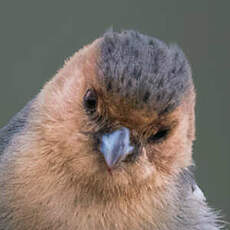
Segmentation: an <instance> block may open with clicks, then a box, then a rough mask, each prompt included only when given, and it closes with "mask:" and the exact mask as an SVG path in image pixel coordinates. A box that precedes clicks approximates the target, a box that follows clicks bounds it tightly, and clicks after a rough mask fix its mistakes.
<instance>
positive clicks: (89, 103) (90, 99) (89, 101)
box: [83, 89, 97, 113]
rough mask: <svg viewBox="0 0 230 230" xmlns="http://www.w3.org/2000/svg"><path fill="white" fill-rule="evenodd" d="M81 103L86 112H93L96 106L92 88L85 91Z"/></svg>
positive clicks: (95, 97)
mask: <svg viewBox="0 0 230 230" xmlns="http://www.w3.org/2000/svg"><path fill="white" fill-rule="evenodd" d="M83 104H84V108H85V110H86V112H88V113H94V112H95V111H96V108H97V94H96V91H95V90H94V89H88V90H87V91H86V93H85V96H84V99H83Z"/></svg>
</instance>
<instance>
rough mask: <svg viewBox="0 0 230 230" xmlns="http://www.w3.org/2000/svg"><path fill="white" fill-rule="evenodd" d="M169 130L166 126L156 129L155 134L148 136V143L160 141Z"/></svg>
mask: <svg viewBox="0 0 230 230" xmlns="http://www.w3.org/2000/svg"><path fill="white" fill-rule="evenodd" d="M169 131H170V130H169V129H168V128H165V129H160V130H158V132H156V133H155V134H153V135H151V136H150V137H149V138H148V143H155V142H159V141H162V140H163V139H165V138H166V137H167V136H168V133H169Z"/></svg>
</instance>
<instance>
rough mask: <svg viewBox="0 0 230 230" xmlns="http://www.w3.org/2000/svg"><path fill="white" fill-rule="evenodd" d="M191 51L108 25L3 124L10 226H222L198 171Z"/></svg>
mask: <svg viewBox="0 0 230 230" xmlns="http://www.w3.org/2000/svg"><path fill="white" fill-rule="evenodd" d="M194 105H195V92H194V85H193V81H192V77H191V70H190V66H189V64H188V61H187V60H186V58H185V56H184V54H183V52H182V51H181V50H180V49H179V48H178V47H177V46H175V45H166V44H165V43H163V42H161V41H159V40H157V39H155V38H152V37H149V36H146V35H142V34H140V33H137V32H134V31H124V32H121V33H115V32H108V33H106V34H105V35H104V36H102V37H101V38H99V39H97V40H95V41H94V42H93V43H92V44H90V45H88V46H86V47H84V48H83V49H81V50H80V51H79V52H77V53H76V54H75V55H73V57H71V58H70V59H69V60H68V61H66V63H65V65H64V67H63V68H62V69H61V70H60V71H59V72H58V73H57V74H56V75H55V76H54V77H53V78H52V80H51V81H50V82H48V83H47V84H46V85H45V86H44V88H43V89H42V90H41V92H40V93H39V94H38V95H37V96H36V97H35V98H34V99H33V100H32V101H30V102H29V103H28V104H27V105H26V106H25V108H24V109H22V111H21V112H19V113H18V114H17V115H16V116H15V117H13V118H12V119H11V120H10V122H9V124H8V125H6V126H5V127H3V128H2V129H1V130H0V229H1V230H32V229H33V230H47V229H48V230H82V229H84V230H129V229H132V230H140V229H144V230H218V229H220V227H219V226H218V222H219V221H218V217H217V215H216V214H215V213H214V212H213V211H212V210H211V209H210V208H209V207H208V205H207V204H206V201H205V197H204V195H203V193H202V192H201V190H200V189H199V187H198V186H197V185H196V182H195V180H194V178H193V174H192V172H191V167H192V166H193V161H192V143H193V140H194V132H195V128H194Z"/></svg>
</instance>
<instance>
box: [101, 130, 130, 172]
mask: <svg viewBox="0 0 230 230" xmlns="http://www.w3.org/2000/svg"><path fill="white" fill-rule="evenodd" d="M133 149H134V147H133V146H131V145H130V131H129V129H127V128H125V127H122V128H120V129H118V130H116V131H114V132H111V133H106V134H104V135H103V136H102V140H101V146H100V151H101V153H102V154H103V156H104V158H105V161H106V164H107V165H108V167H109V168H111V169H112V168H114V167H115V166H116V165H117V164H118V163H119V162H121V161H122V160H124V159H125V158H126V157H127V155H129V154H130V153H131V152H132V151H133Z"/></svg>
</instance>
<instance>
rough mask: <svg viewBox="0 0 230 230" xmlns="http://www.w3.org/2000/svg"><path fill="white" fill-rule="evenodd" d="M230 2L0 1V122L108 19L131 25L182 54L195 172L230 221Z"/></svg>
mask: <svg viewBox="0 0 230 230" xmlns="http://www.w3.org/2000/svg"><path fill="white" fill-rule="evenodd" d="M229 8H230V1H225V0H222V1H213V0H203V1H196V0H194V1H184V0H177V1H172V0H158V1H155V0H152V1H147V0H146V1H140V0H132V1H128V0H126V1H125V0H123V1H122V0H114V1H109V0H104V1H100V0H98V1H77V0H75V1H58V0H55V1H54V0H53V1H42V0H40V1H33V0H30V1H23V0H20V1H4V0H1V2H0V105H1V109H0V126H3V125H4V124H6V123H7V121H8V120H9V118H10V117H11V116H12V115H13V114H15V113H16V112H17V111H18V110H20V109H21V108H22V107H23V106H24V105H25V103H26V102H27V101H28V100H30V99H31V98H32V97H33V96H34V95H36V94H37V93H38V92H39V90H40V89H41V87H42V86H43V84H44V83H45V82H46V81H48V80H49V79H50V78H51V77H52V76H53V75H54V74H55V73H56V71H57V70H58V69H59V68H60V67H61V66H62V65H63V63H64V60H65V59H66V58H67V57H69V56H71V55H72V54H73V53H74V52H75V51H77V50H78V49H79V48H81V47H82V46H84V45H86V44H88V43H90V42H91V41H93V40H94V39H95V38H97V37H99V36H100V35H102V34H103V33H104V31H105V30H106V29H108V28H109V27H111V26H113V28H114V30H118V31H119V30H121V29H135V30H138V31H139V32H142V33H145V34H148V35H152V36H155V37H157V38H159V39H161V40H164V41H166V42H169V43H177V44H178V45H179V46H181V47H182V49H183V50H184V52H185V54H186V55H187V57H188V59H189V61H190V63H191V65H192V69H193V77H194V81H195V85H196V89H197V107H196V115H197V120H196V125H197V141H196V142H195V145H194V158H195V161H196V164H197V171H196V176H197V179H198V182H199V184H200V186H201V188H202V189H203V191H204V193H205V195H206V197H207V199H208V201H209V203H210V204H211V206H213V207H215V208H217V209H221V210H223V214H224V215H225V219H226V220H228V221H230V178H229V177H230V134H229V132H230V122H229V119H230V71H229V70H230V65H229V61H230V44H229V43H230V14H229Z"/></svg>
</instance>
